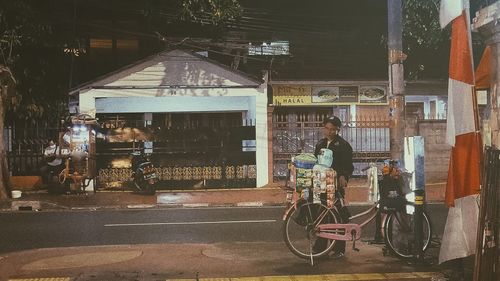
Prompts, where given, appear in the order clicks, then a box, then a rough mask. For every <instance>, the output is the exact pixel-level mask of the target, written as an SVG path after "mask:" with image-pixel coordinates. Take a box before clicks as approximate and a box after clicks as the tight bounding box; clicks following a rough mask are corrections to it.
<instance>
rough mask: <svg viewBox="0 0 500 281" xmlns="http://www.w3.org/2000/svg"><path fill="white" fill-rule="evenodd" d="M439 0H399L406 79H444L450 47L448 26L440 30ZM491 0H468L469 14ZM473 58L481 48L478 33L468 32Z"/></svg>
mask: <svg viewBox="0 0 500 281" xmlns="http://www.w3.org/2000/svg"><path fill="white" fill-rule="evenodd" d="M440 2H441V0H427V1H421V0H403V45H404V52H405V53H406V54H408V59H407V61H406V62H405V70H406V72H407V75H406V76H407V77H408V78H409V79H419V78H425V77H429V76H430V77H440V76H442V77H441V78H446V77H447V75H448V61H449V48H450V36H451V32H450V30H451V28H450V26H447V27H445V28H444V29H441V26H440V25H439V9H440ZM490 2H492V1H491V0H471V1H470V16H471V19H470V20H472V17H474V15H475V12H476V11H478V10H479V9H481V8H482V7H485V6H487V5H489V4H491V3H490ZM472 47H473V54H474V60H475V61H476V62H478V60H479V59H480V57H481V54H482V51H483V49H484V41H483V39H482V38H481V36H480V35H479V34H478V33H476V32H472Z"/></svg>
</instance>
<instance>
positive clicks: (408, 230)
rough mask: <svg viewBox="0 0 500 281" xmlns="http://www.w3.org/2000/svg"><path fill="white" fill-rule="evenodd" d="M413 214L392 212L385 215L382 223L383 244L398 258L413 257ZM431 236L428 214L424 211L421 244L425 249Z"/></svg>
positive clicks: (414, 243)
mask: <svg viewBox="0 0 500 281" xmlns="http://www.w3.org/2000/svg"><path fill="white" fill-rule="evenodd" d="M414 229H415V228H414V215H413V214H407V213H406V212H393V213H390V214H388V215H387V218H386V220H385V223H384V240H385V245H386V246H387V248H389V250H390V251H391V253H393V254H394V255H396V256H397V257H398V258H400V259H403V260H408V259H411V258H413V257H414V254H415V250H416V247H415V245H416V239H415V231H414ZM431 238H432V227H431V222H430V220H429V216H428V215H427V213H426V212H425V211H424V212H423V219H422V246H423V251H424V252H425V250H427V248H428V247H429V245H430V242H431Z"/></svg>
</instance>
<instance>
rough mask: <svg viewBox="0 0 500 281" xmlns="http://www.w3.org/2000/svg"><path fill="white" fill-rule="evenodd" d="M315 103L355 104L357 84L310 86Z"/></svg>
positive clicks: (356, 100)
mask: <svg viewBox="0 0 500 281" xmlns="http://www.w3.org/2000/svg"><path fill="white" fill-rule="evenodd" d="M312 102H313V103H315V104H328V105H333V104H355V103H357V102H358V86H321V87H313V88H312Z"/></svg>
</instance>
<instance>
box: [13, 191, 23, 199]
mask: <svg viewBox="0 0 500 281" xmlns="http://www.w3.org/2000/svg"><path fill="white" fill-rule="evenodd" d="M21 193H22V192H21V191H20V190H12V191H11V195H12V198H14V199H15V198H20V197H21Z"/></svg>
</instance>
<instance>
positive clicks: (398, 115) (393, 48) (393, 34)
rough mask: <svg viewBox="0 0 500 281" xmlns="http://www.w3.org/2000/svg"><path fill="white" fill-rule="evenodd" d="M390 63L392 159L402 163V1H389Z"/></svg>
mask: <svg viewBox="0 0 500 281" xmlns="http://www.w3.org/2000/svg"><path fill="white" fill-rule="evenodd" d="M387 15H388V21H387V23H388V28H387V31H388V40H387V47H388V51H389V54H388V62H389V95H388V96H389V106H390V112H389V115H390V116H389V117H390V123H391V126H390V138H391V139H390V147H391V158H392V159H395V160H396V159H397V160H400V161H402V159H403V137H404V135H405V132H404V130H405V125H404V123H405V97H404V92H405V86H404V68H403V61H404V60H405V59H406V55H405V54H404V53H403V22H402V18H403V17H402V2H401V0H387Z"/></svg>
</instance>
